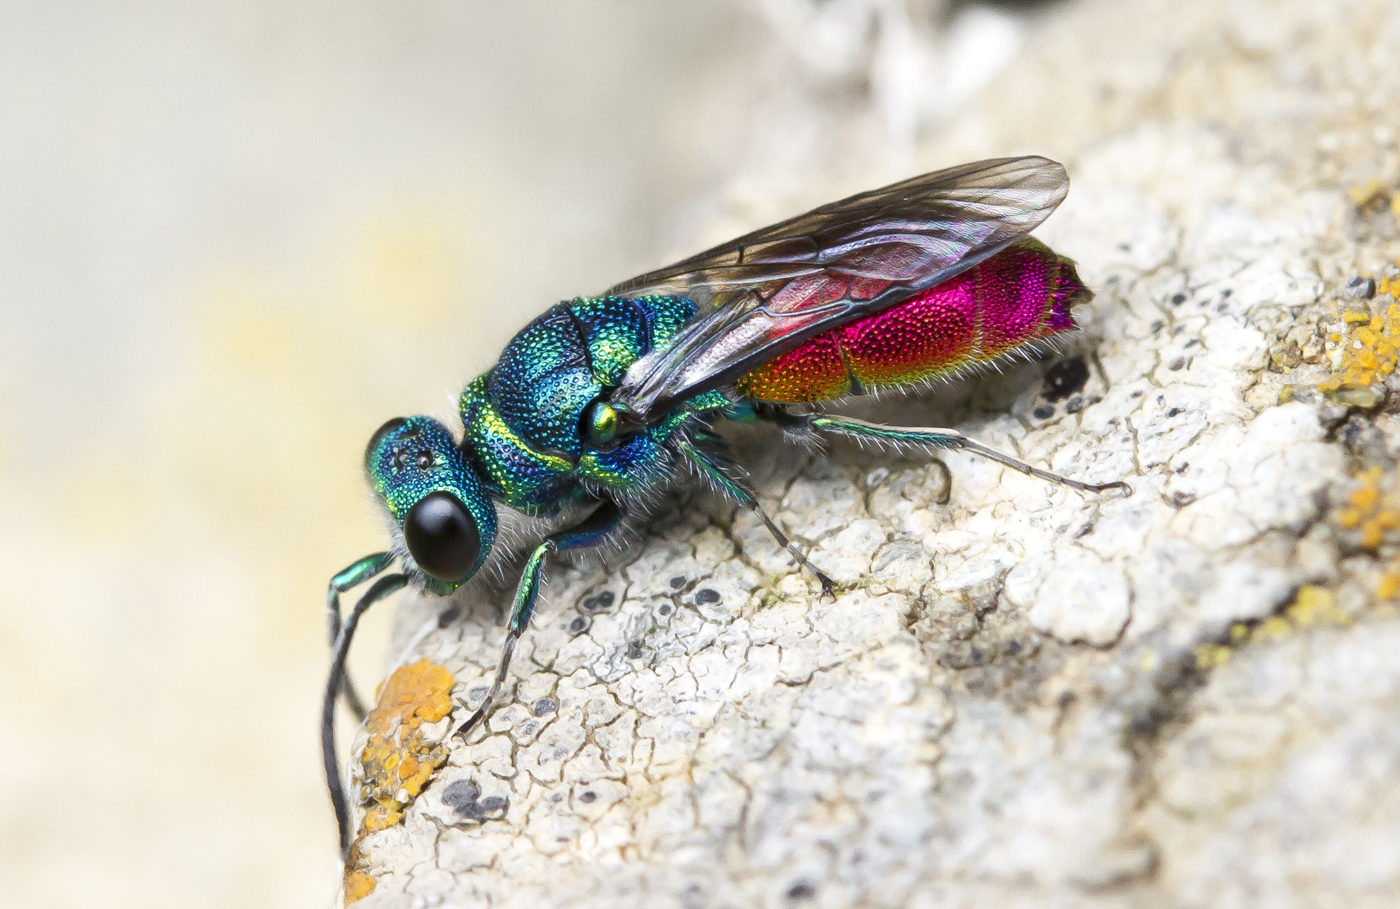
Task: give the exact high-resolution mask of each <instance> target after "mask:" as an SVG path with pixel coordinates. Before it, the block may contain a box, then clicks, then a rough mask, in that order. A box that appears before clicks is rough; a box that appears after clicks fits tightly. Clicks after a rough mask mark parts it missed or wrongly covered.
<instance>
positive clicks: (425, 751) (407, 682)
mask: <svg viewBox="0 0 1400 909" xmlns="http://www.w3.org/2000/svg"><path fill="white" fill-rule="evenodd" d="M453 682H454V679H453V678H452V673H450V672H448V671H447V670H446V669H444V668H443V667H441V666H439V665H437V664H436V663H434V662H432V661H431V660H426V659H423V660H419V661H418V662H416V663H414V664H412V665H410V666H401V667H399V668H398V669H397V670H395V671H394V674H393V675H391V676H389V678H388V680H386V681H385V682H384V684H383V685H382V686H381V687H380V690H379V698H378V704H377V705H376V706H375V708H374V709H373V710H371V711H370V713H369V716H368V717H366V718H365V731H366V733H367V736H368V737H367V739H366V741H365V747H364V750H363V751H361V752H360V766H361V768H362V769H363V771H364V779H363V782H362V783H361V784H360V803H361V804H362V805H364V806H365V814H364V819H363V820H362V821H361V822H360V831H361V833H373V832H374V831H376V830H383V829H384V828H386V827H392V826H393V825H394V824H397V823H399V822H400V821H402V820H403V812H404V809H405V808H407V807H408V805H409V804H410V803H412V801H413V800H414V799H415V798H417V797H418V793H420V792H422V791H423V786H424V785H425V784H426V783H427V782H428V780H429V779H430V778H431V777H432V775H433V773H434V772H435V771H436V770H437V768H438V767H440V766H442V763H443V762H444V761H445V760H447V749H446V748H444V747H443V745H442V743H441V742H439V741H436V740H431V741H430V740H429V738H428V737H427V736H426V735H425V733H424V731H423V725H424V724H425V723H436V722H437V721H438V720H441V719H442V718H443V717H445V716H447V715H448V714H449V713H451V712H452V697H451V694H452V685H453Z"/></svg>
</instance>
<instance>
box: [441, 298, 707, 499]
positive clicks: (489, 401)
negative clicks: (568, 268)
mask: <svg viewBox="0 0 1400 909" xmlns="http://www.w3.org/2000/svg"><path fill="white" fill-rule="evenodd" d="M694 316H695V304H694V303H692V302H691V301H690V300H688V299H686V298H684V297H642V298H640V299H625V298H621V297H597V298H580V299H575V300H571V301H568V302H564V303H559V304H557V305H555V306H553V307H551V308H550V309H549V311H547V312H546V313H545V314H544V315H542V316H540V317H539V318H538V319H536V320H535V321H533V322H531V323H530V324H529V325H527V326H525V328H524V329H523V330H522V331H521V332H520V333H519V334H517V335H516V336H515V337H514V338H513V339H511V341H510V343H509V344H507V345H506V348H505V351H504V352H503V353H502V354H501V358H500V360H499V361H498V362H497V363H496V365H495V366H493V367H492V368H491V369H490V371H488V372H486V373H485V374H484V375H482V376H479V377H478V378H477V379H476V380H475V381H473V382H472V383H471V384H469V385H468V386H467V387H466V389H465V390H464V391H463V392H462V398H461V401H460V410H461V414H462V425H463V427H464V428H465V430H466V433H465V436H464V437H463V439H462V446H461V447H462V455H463V457H464V458H465V460H466V461H467V462H468V463H469V464H471V465H472V466H473V467H474V468H475V470H476V472H477V474H478V475H479V476H480V477H481V479H482V481H483V482H484V483H485V486H486V489H487V491H488V493H489V494H490V495H491V496H492V498H495V499H497V500H499V501H501V502H504V503H505V504H507V505H509V506H510V507H512V508H515V509H518V510H520V511H524V512H526V513H530V514H550V513H553V512H555V511H557V510H559V508H560V507H561V506H563V505H566V504H568V503H570V502H572V501H574V500H575V499H576V498H577V497H579V495H580V494H581V493H586V492H587V491H588V490H589V489H590V488H592V489H597V488H599V487H606V488H610V489H614V490H618V491H621V492H627V491H629V490H630V489H632V488H634V487H637V486H639V485H646V484H647V483H648V482H649V481H652V480H654V479H655V478H656V477H657V475H658V473H660V472H664V469H665V463H664V459H663V458H662V455H663V452H664V448H665V445H666V442H667V440H668V439H669V438H670V437H671V435H672V434H673V433H674V432H675V431H676V429H677V428H678V427H680V426H681V425H683V424H684V423H685V422H686V420H687V419H689V418H690V417H692V416H693V415H694V414H696V413H702V412H704V411H706V410H711V409H714V408H716V407H723V406H724V405H725V403H726V402H725V400H724V398H723V397H722V396H720V395H703V396H700V397H699V398H697V399H696V400H695V401H693V402H691V403H690V404H688V405H687V406H686V407H685V408H682V409H680V410H678V411H677V412H676V413H674V414H671V415H669V416H667V417H666V418H665V419H662V420H660V421H658V422H656V423H654V424H652V425H650V426H648V427H647V428H646V429H644V430H642V431H641V432H638V433H636V434H635V435H633V436H631V437H629V438H626V439H623V440H622V441H620V442H618V443H616V444H611V445H593V444H590V441H589V439H588V437H587V433H586V432H584V431H583V428H582V427H583V424H584V419H585V415H586V412H587V411H588V409H589V408H590V407H591V406H593V405H594V403H595V402H597V401H598V400H599V399H600V397H603V396H604V395H605V393H606V392H607V391H608V390H610V389H611V388H612V387H614V386H615V385H616V384H617V383H618V382H619V381H620V380H621V378H622V376H623V374H624V373H625V372H626V371H627V367H628V366H630V365H632V363H633V362H634V361H636V360H637V359H638V358H639V357H641V356H643V355H644V354H646V353H648V352H649V351H651V350H653V349H654V348H656V347H660V346H665V345H666V344H669V343H670V341H671V339H672V338H674V337H675V336H676V333H677V332H679V331H680V329H681V328H682V327H683V326H684V325H685V324H686V323H687V322H689V321H690V320H691V319H692V318H694Z"/></svg>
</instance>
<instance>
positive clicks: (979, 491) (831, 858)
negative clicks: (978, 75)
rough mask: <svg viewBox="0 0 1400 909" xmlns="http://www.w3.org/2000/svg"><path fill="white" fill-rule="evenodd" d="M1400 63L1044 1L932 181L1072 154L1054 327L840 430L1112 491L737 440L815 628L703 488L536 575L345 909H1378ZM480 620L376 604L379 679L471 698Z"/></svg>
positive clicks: (1378, 46) (1387, 698) (1392, 552)
mask: <svg viewBox="0 0 1400 909" xmlns="http://www.w3.org/2000/svg"><path fill="white" fill-rule="evenodd" d="M1396 48H1400V11H1397V8H1396V7H1395V5H1394V4H1393V3H1391V2H1388V0H1348V2H1337V3H1329V4H1319V3H1315V2H1309V0H1290V2H1281V0H1274V2H1264V0H1259V2H1232V3H1229V4H1219V3H1213V2H1205V0H1190V2H1186V0H1150V2H1143V3H1134V4H1123V3H1119V2H1116V0H1086V2H1082V3H1077V4H1071V5H1068V6H1065V7H1063V8H1059V9H1056V10H1055V11H1054V15H1053V16H1049V17H1047V19H1046V21H1045V22H1044V23H1043V24H1042V25H1041V26H1040V27H1039V28H1038V29H1037V30H1036V31H1035V32H1034V34H1033V36H1032V40H1031V45H1030V48H1029V50H1028V51H1027V52H1026V53H1024V54H1023V56H1022V57H1021V58H1020V59H1019V60H1018V61H1017V62H1016V63H1015V64H1014V65H1013V66H1012V67H1011V68H1010V70H1008V71H1007V72H1006V74H1005V75H1004V76H1003V77H1002V78H1000V79H999V80H998V81H996V82H995V83H993V84H992V85H991V86H990V87H989V88H988V89H987V90H986V91H985V92H984V94H983V95H982V96H981V97H980V100H979V102H978V103H977V105H976V106H975V107H974V108H973V109H972V110H970V111H968V112H966V113H965V114H964V115H963V116H962V117H961V118H959V119H958V120H956V121H955V122H954V123H953V124H952V126H951V127H950V129H949V131H948V132H947V134H946V137H945V138H944V139H943V140H942V141H940V142H939V143H936V144H934V145H933V146H931V147H930V148H929V149H928V155H927V161H928V163H929V164H930V166H933V165H934V164H946V163H951V162H952V161H954V160H962V159H971V158H976V157H985V156H987V155H989V154H1000V153H1008V152H1014V151H1019V150H1027V151H1033V150H1034V151H1044V152H1045V153H1047V154H1051V155H1053V156H1057V157H1059V158H1060V159H1061V160H1063V161H1065V163H1066V164H1067V166H1068V167H1069V169H1070V172H1071V174H1072V176H1073V179H1074V187H1073V190H1072V192H1071V194H1070V199H1069V201H1068V202H1067V203H1066V204H1065V206H1064V207H1063V209H1062V210H1061V212H1060V213H1059V214H1057V215H1056V216H1055V217H1054V218H1053V219H1052V220H1051V222H1050V224H1048V225H1047V227H1046V229H1045V230H1044V231H1042V232H1041V234H1040V235H1041V236H1042V237H1043V238H1044V239H1046V240H1047V241H1048V242H1050V243H1051V244H1052V245H1054V246H1055V247H1056V248H1058V249H1060V250H1061V251H1063V252H1065V253H1066V254H1068V255H1070V256H1073V257H1074V258H1076V259H1077V260H1079V262H1080V264H1081V268H1082V272H1083V274H1084V276H1085V277H1086V279H1087V280H1088V281H1089V282H1090V284H1091V286H1094V287H1095V288H1096V289H1097V290H1098V294H1099V295H1098V298H1097V300H1096V301H1095V302H1094V303H1093V304H1092V305H1091V306H1090V307H1089V308H1088V309H1087V311H1082V312H1081V320H1082V322H1083V324H1084V327H1085V331H1084V333H1083V335H1082V336H1081V337H1080V338H1079V339H1078V340H1077V341H1076V342H1074V345H1073V346H1072V348H1071V349H1069V350H1066V351H1065V352H1063V353H1062V354H1061V355H1058V356H1056V357H1053V358H1050V359H1048V360H1045V361H1040V362H1036V363H1029V364H1024V365H1021V366H1018V367H1016V368H1014V369H1011V370H1009V371H1008V372H1006V373H1004V374H1002V375H1000V376H996V377H992V378H989V379H987V380H982V381H977V382H972V383H966V384H962V385H958V386H950V387H948V388H945V389H940V390H939V391H938V392H937V393H935V394H928V395H922V396H918V397H913V398H908V399H902V400H886V401H882V402H880V403H879V404H878V405H875V404H862V405H860V406H858V407H853V408H851V409H850V410H851V411H852V412H857V413H861V414H862V415H875V416H878V417H880V418H883V419H887V420H890V421H893V422H902V423H908V424H925V425H927V424H935V425H940V424H941V425H956V426H957V427H959V428H960V429H962V430H963V431H965V432H967V433H968V434H969V435H972V436H974V437H975V438H978V439H980V440H982V441H984V442H986V443H988V444H991V445H994V446H997V447H999V448H1001V449H1003V450H1005V451H1009V452H1015V453H1016V454H1017V455H1019V456H1021V457H1024V458H1026V459H1028V460H1030V461H1032V462H1035V463H1037V464H1043V465H1047V466H1049V467H1051V468H1052V469H1054V470H1057V471H1060V472H1063V473H1066V474H1071V475H1074V476H1076V477H1081V478H1085V479H1090V480H1094V481H1105V480H1109V479H1117V478H1123V479H1126V480H1128V481H1129V482H1130V483H1131V484H1132V485H1133V487H1134V494H1133V495H1132V496H1130V497H1126V498H1124V497H1116V496H1102V497H1093V496H1083V495H1080V494H1077V493H1075V492H1073V491H1070V490H1067V489H1063V488H1058V487H1054V486H1047V485H1045V484H1043V483H1040V482H1038V481H1036V480H1033V479H1030V478H1027V477H1023V476H1021V475H1019V474H1016V473H1014V472H1009V471H1006V470H1004V469H1002V468H1000V467H999V466H997V465H995V464H993V463H990V462H986V461H983V460H978V459H975V458H968V457H963V456H960V455H950V456H948V457H947V458H945V459H944V460H945V461H946V466H944V464H940V463H938V462H936V461H933V460H931V459H928V458H923V457H915V456H906V455H890V454H886V453H879V452H874V451H862V450H859V449H857V448H854V447H849V446H845V445H836V446H833V447H832V449H831V450H830V451H829V452H828V453H827V454H825V455H817V454H813V453H808V452H803V451H801V450H797V449H791V448H784V449H781V450H779V447H778V446H776V445H773V444H771V443H770V440H767V439H765V438H761V437H756V436H750V435H743V436H740V437H739V438H738V439H737V440H736V444H737V446H738V449H739V451H740V452H741V453H742V454H743V458H744V461H745V463H746V464H747V465H748V466H749V467H750V469H751V471H752V473H753V475H754V479H755V482H756V484H757V485H758V487H759V488H760V489H761V490H762V493H763V500H764V503H765V505H767V506H768V507H769V508H770V509H771V510H772V511H773V512H775V513H776V514H778V515H779V516H780V521H781V522H782V523H783V524H784V525H785V526H786V527H788V528H789V529H791V530H792V531H793V532H794V535H795V536H796V537H797V538H798V539H800V540H801V541H803V542H804V543H805V544H806V545H808V546H809V547H810V550H811V555H812V558H813V560H814V561H815V562H817V564H819V565H821V566H822V567H823V568H824V569H825V570H827V571H828V572H829V573H831V574H832V575H833V576H834V577H835V578H837V580H838V582H839V584H840V586H841V589H840V592H839V596H838V597H837V598H836V600H835V601H834V602H828V601H821V600H820V599H819V598H818V591H817V588H816V586H815V585H814V583H812V582H811V581H810V580H809V579H808V578H807V577H805V576H803V575H802V574H799V573H798V572H797V571H796V570H795V569H794V568H793V567H792V565H791V564H790V562H789V560H788V559H787V557H786V556H785V555H784V554H783V553H782V552H781V551H779V550H778V549H777V548H776V547H775V546H774V545H773V544H772V542H771V541H770V540H769V539H768V537H767V536H766V534H765V533H764V531H763V529H762V527H761V526H759V525H758V523H757V522H756V521H755V520H754V519H753V518H752V517H750V516H748V515H747V514H735V513H734V512H733V510H732V509H729V508H727V507H726V506H724V505H723V504H722V503H719V502H716V501H715V500H714V499H712V498H711V497H709V496H707V495H703V494H700V493H696V494H693V495H686V496H682V497H681V498H679V499H677V500H676V501H675V503H674V504H673V505H671V506H668V507H667V508H666V509H664V510H663V512H662V513H661V514H660V515H659V516H658V518H657V520H655V521H654V522H653V523H652V525H651V526H650V528H649V530H648V532H647V533H646V535H645V537H644V539H642V540H641V541H640V542H639V543H638V544H637V545H636V546H635V547H633V548H632V549H631V550H629V551H628V552H627V553H625V554H623V555H621V556H619V557H617V558H615V559H613V561H612V564H611V565H610V566H603V567H584V568H561V569H559V570H556V571H555V572H554V574H553V581H552V584H551V586H550V587H549V589H548V591H547V594H546V597H547V599H546V602H545V603H544V605H543V606H542V607H541V609H540V610H539V612H538V613H537V616H536V621H535V626H534V628H533V629H532V631H531V632H530V634H529V635H528V636H527V637H526V638H525V639H524V641H523V643H522V645H521V647H520V650H519V652H518V653H517V656H516V661H515V665H514V671H513V676H512V686H511V688H510V689H509V690H508V692H507V698H506V703H505V706H503V707H502V708H500V709H499V710H498V711H497V712H496V713H495V714H494V715H493V716H492V717H491V719H490V722H489V725H488V728H486V729H485V730H480V731H478V732H476V733H475V734H474V735H473V736H472V737H471V739H470V741H469V742H467V743H466V744H461V743H456V742H454V743H452V745H451V751H450V754H449V756H448V760H447V763H446V765H445V766H444V767H442V768H441V770H439V772H438V774H437V776H436V777H435V778H434V779H433V780H432V781H431V782H430V783H429V784H428V785H427V787H426V788H425V789H424V790H423V792H422V794H421V795H419V796H418V797H417V799H416V801H413V802H412V804H411V805H410V806H409V807H408V810H407V812H406V816H405V820H404V822H403V823H402V824H401V825H397V826H392V827H389V828H388V829H385V830H382V831H379V832H376V833H373V834H371V835H369V836H367V837H366V838H364V839H363V840H362V841H361V842H360V844H359V846H358V847H357V858H356V871H357V873H358V875H359V876H358V877H357V878H356V879H355V892H354V895H355V896H357V897H358V896H360V895H361V894H362V893H364V892H365V891H366V890H368V891H369V892H368V895H365V896H363V899H362V900H360V902H359V905H360V906H363V907H371V906H401V905H414V906H438V905H442V906H476V905H484V904H489V905H501V906H539V905H570V906H577V907H584V906H616V905H639V904H643V903H645V904H646V905H651V906H751V905H774V906H777V905H812V906H853V905H870V906H875V905H914V906H923V905H928V906H934V905H937V906H961V905H968V906H971V905H1008V906H1021V905H1024V906H1056V905H1089V906H1119V905H1142V906H1147V905H1153V906H1158V905H1186V906H1205V905H1210V906H1250V905H1270V906H1289V905H1298V906H1325V905H1337V906H1363V905H1375V906H1383V905H1395V904H1396V902H1397V901H1398V900H1400V847H1397V844H1400V787H1397V786H1396V785H1395V781H1396V780H1397V779H1400V655H1398V654H1400V619H1397V615H1396V610H1395V608H1394V599H1393V598H1394V595H1395V592H1396V588H1397V587H1400V578H1397V576H1396V574H1395V572H1396V570H1397V566H1396V561H1395V560H1396V550H1397V543H1400V538H1397V536H1396V533H1397V530H1396V528H1397V526H1400V509H1397V508H1396V504H1395V499H1396V496H1395V494H1394V491H1393V488H1394V479H1395V476H1394V475H1395V471H1394V462H1395V453H1396V451H1397V448H1400V426H1397V423H1396V417H1395V413H1396V408H1395V407H1394V406H1392V405H1388V404H1387V403H1386V402H1387V400H1388V398H1387V394H1388V392H1389V391H1391V390H1392V388H1391V386H1392V385H1393V383H1394V377H1393V375H1392V374H1391V373H1392V371H1393V368H1394V365H1395V346H1394V344H1395V342H1396V338H1395V335H1393V334H1392V333H1391V329H1392V328H1393V327H1394V326H1395V324H1396V323H1397V322H1400V318H1397V317H1396V315H1395V313H1396V312H1397V311H1394V310H1389V307H1390V306H1391V305H1392V304H1393V303H1394V299H1393V297H1392V296H1391V295H1390V294H1391V293H1393V292H1394V291H1395V290H1397V289H1400V282H1395V281H1393V280H1392V279H1393V277H1394V275H1395V274H1396V271H1395V269H1394V268H1393V267H1392V264H1393V263H1394V262H1395V261H1396V257H1397V256H1398V255H1400V240H1398V239H1397V236H1400V231H1397V223H1396V222H1397V213H1400V206H1397V205H1393V204H1392V202H1391V199H1392V194H1393V193H1395V192H1396V186H1397V178H1400V140H1398V139H1397V122H1396V119H1395V115H1394V112H1395V111H1396V110H1400V66H1397V65H1396V64H1395V50H1396ZM1357 275H1364V276H1369V277H1370V278H1372V279H1374V283H1376V284H1378V287H1377V292H1376V294H1375V295H1374V296H1372V297H1370V298H1367V297H1366V292H1367V291H1368V289H1369V287H1368V286H1367V282H1366V281H1365V280H1362V281H1360V282H1352V279H1353V278H1354V277H1355V276H1357ZM1349 283H1351V284H1352V290H1351V292H1350V293H1348V291H1347V287H1348V284H1349ZM1387 313H1390V315H1389V316H1388V315H1387ZM1348 370H1350V371H1348ZM1374 467H1380V468H1382V469H1381V470H1379V471H1376V470H1372V469H1371V468H1374ZM505 600H506V594H503V593H490V592H488V591H486V590H485V589H484V588H476V589H474V590H473V591H471V592H470V594H469V597H468V599H464V600H463V601H462V602H461V603H460V604H458V605H460V606H462V607H463V608H462V609H461V610H460V612H461V613H462V614H461V615H460V616H458V617H456V618H454V619H453V620H451V621H446V622H438V621H437V620H436V617H437V613H438V611H439V610H440V609H441V608H442V604H441V603H432V602H424V601H410V602H407V603H406V604H405V605H404V607H403V610H402V613H401V619H400V625H401V632H402V637H403V639H404V641H405V653H404V656H403V658H402V662H404V663H409V662H412V661H414V660H416V659H418V658H421V657H427V658H429V659H431V660H433V661H435V662H437V663H439V664H441V665H443V666H445V667H447V668H448V669H449V670H450V671H451V672H452V673H453V674H454V675H455V677H456V681H457V687H456V690H455V696H456V698H457V699H458V701H459V702H460V703H467V704H474V703H475V702H476V700H477V699H478V698H479V697H480V695H481V692H482V691H484V688H485V685H486V682H487V680H488V678H489V674H490V672H491V670H492V667H493V666H494V661H495V659H496V655H497V648H498V646H499V641H500V634H501V630H500V627H499V625H500V621H499V618H498V616H499V610H500V608H501V607H502V605H503V603H504V602H505ZM465 715H466V710H465V709H459V710H458V712H457V714H456V715H455V716H456V718H457V719H460V718H461V717H464V716H465ZM447 725H448V724H447V722H446V721H444V722H442V723H440V724H439V726H440V728H441V730H442V732H444V733H445V732H446V729H447ZM371 888H372V889H371Z"/></svg>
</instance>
